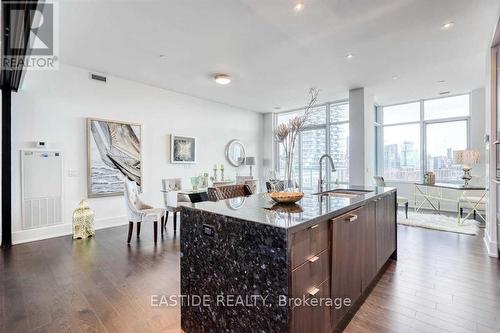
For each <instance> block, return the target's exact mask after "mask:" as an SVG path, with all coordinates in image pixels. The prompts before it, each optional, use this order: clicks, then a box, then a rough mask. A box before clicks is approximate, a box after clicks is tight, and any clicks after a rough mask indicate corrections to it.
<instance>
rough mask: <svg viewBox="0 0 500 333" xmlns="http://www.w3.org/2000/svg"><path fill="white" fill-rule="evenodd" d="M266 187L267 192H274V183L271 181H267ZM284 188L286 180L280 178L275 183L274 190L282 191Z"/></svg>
mask: <svg viewBox="0 0 500 333" xmlns="http://www.w3.org/2000/svg"><path fill="white" fill-rule="evenodd" d="M266 189H267V192H273V185H272V184H271V182H270V181H267V182H266ZM284 189H285V182H284V181H282V180H279V181H277V182H276V183H275V184H274V192H280V191H283V190H284Z"/></svg>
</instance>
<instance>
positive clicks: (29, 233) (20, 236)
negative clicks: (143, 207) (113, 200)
mask: <svg viewBox="0 0 500 333" xmlns="http://www.w3.org/2000/svg"><path fill="white" fill-rule="evenodd" d="M126 224H128V220H127V217H126V216H118V217H110V218H106V219H100V220H96V221H95V222H94V226H95V229H96V230H99V229H106V228H111V227H117V226H121V225H126ZM72 232H73V230H72V224H59V225H53V226H50V227H45V228H39V229H32V230H21V231H16V232H13V233H12V244H21V243H28V242H34V241H38V240H43V239H48V238H54V237H61V236H67V235H71V234H72Z"/></svg>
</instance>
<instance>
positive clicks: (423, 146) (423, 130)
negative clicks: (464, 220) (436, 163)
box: [376, 92, 472, 184]
mask: <svg viewBox="0 0 500 333" xmlns="http://www.w3.org/2000/svg"><path fill="white" fill-rule="evenodd" d="M466 95H467V96H469V115H468V116H458V117H447V118H439V119H432V120H425V110H424V104H425V102H426V101H431V100H436V99H446V98H452V97H457V96H466ZM417 102H418V103H420V120H418V121H410V122H402V123H395V124H387V125H385V124H384V108H385V107H390V106H396V105H404V104H410V103H417ZM471 111H472V100H471V93H470V92H469V93H464V94H455V95H449V96H445V97H434V98H427V99H420V100H416V101H409V102H402V103H396V104H388V105H383V106H378V107H377V110H376V112H377V120H378V123H379V124H380V127H379V128H380V133H379V136H378V138H379V142H378V144H377V151H376V156H377V159H378V163H377V170H376V173H377V174H381V175H383V174H384V159H383V154H384V129H385V128H386V127H391V126H399V125H411V124H419V127H420V176H419V181H422V180H423V174H424V172H426V170H427V158H426V155H427V125H428V124H437V123H450V122H455V121H465V122H466V135H467V140H466V142H467V148H466V149H470V144H471V126H470V125H471ZM385 180H386V181H387V182H391V183H401V184H412V183H414V181H407V180H401V179H385ZM459 182H460V181H459V180H457V183H459Z"/></svg>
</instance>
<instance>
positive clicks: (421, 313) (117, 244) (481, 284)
mask: <svg viewBox="0 0 500 333" xmlns="http://www.w3.org/2000/svg"><path fill="white" fill-rule="evenodd" d="M150 229H151V228H150V227H147V226H143V228H142V232H141V240H140V241H139V242H138V241H136V239H135V236H134V237H133V239H132V242H131V244H130V246H127V244H126V238H127V226H124V227H118V228H112V229H107V230H101V231H98V232H97V236H96V238H95V239H89V240H79V241H75V242H73V241H72V240H71V238H70V237H62V238H55V239H50V240H45V241H40V242H34V243H29V244H21V245H16V246H14V247H13V248H11V249H10V250H8V251H2V256H1V258H0V278H1V280H0V281H1V282H0V323H1V326H0V332H9V333H10V332H47V333H53V332H109V333H114V332H119V333H122V332H180V328H179V327H180V309H179V307H170V308H169V307H151V305H150V297H151V295H154V294H158V295H167V296H168V295H176V294H178V293H179V283H180V277H179V238H178V235H177V236H174V234H173V232H172V224H171V223H169V226H168V232H167V233H166V234H165V236H164V238H163V239H162V240H161V241H159V242H158V244H157V246H156V247H155V246H154V244H153V234H152V230H150ZM398 248H399V250H398V259H399V260H398V262H397V263H392V264H391V265H390V267H389V268H388V270H387V271H386V272H385V274H384V275H383V276H382V278H381V280H380V281H379V283H378V284H377V285H376V287H375V288H374V290H373V292H372V293H371V295H370V296H369V297H368V299H367V300H366V301H365V303H364V304H363V305H362V307H361V308H360V310H359V311H358V313H357V314H356V316H355V317H354V318H353V320H352V321H351V323H350V324H349V325H348V327H347V328H346V332H499V331H500V316H499V314H500V264H499V263H498V261H497V260H496V259H494V258H489V257H488V256H487V255H486V252H485V248H484V245H483V240H482V235H480V236H476V237H474V236H466V235H457V234H453V233H445V232H438V231H431V230H425V229H419V228H411V227H403V226H400V227H399V228H398Z"/></svg>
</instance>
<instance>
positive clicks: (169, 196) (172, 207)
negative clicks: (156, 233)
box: [161, 178, 191, 232]
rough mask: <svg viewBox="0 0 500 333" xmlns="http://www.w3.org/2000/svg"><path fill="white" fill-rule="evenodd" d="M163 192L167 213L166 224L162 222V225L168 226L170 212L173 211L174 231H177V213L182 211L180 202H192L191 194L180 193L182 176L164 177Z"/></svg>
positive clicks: (162, 181)
mask: <svg viewBox="0 0 500 333" xmlns="http://www.w3.org/2000/svg"><path fill="white" fill-rule="evenodd" d="M161 184H162V192H163V201H164V202H165V209H166V211H167V215H166V218H165V225H163V223H162V227H165V228H166V227H167V221H168V213H169V212H172V215H173V216H174V232H176V231H177V214H178V213H179V212H180V211H181V208H180V207H179V205H178V203H179V202H191V200H190V199H189V196H187V195H185V194H180V193H179V191H180V190H181V189H182V179H181V178H169V179H162V180H161Z"/></svg>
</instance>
